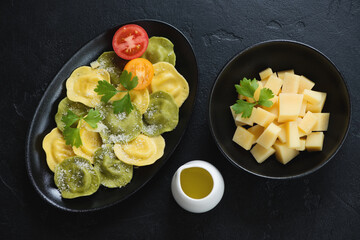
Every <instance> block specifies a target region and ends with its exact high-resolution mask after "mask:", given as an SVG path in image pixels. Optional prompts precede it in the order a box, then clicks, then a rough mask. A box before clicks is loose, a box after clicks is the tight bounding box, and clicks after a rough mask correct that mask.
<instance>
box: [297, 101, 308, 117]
mask: <svg viewBox="0 0 360 240" xmlns="http://www.w3.org/2000/svg"><path fill="white" fill-rule="evenodd" d="M306 105H307V101H306V100H303V101H302V103H301V108H300V113H299V116H300V117H303V116H305V113H306Z"/></svg>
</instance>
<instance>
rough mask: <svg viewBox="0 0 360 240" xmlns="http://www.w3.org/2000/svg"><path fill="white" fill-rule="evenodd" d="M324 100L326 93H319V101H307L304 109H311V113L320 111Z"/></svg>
mask: <svg viewBox="0 0 360 240" xmlns="http://www.w3.org/2000/svg"><path fill="white" fill-rule="evenodd" d="M325 100H326V93H321V101H320V103H318V104H311V103H309V102H308V103H307V105H306V111H311V112H313V113H320V112H321V111H322V109H323V107H324V104H325Z"/></svg>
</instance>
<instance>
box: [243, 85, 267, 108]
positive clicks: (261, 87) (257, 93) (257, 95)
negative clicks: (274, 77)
mask: <svg viewBox="0 0 360 240" xmlns="http://www.w3.org/2000/svg"><path fill="white" fill-rule="evenodd" d="M258 84H259V87H258V88H257V89H256V90H255V92H254V98H255V100H256V101H259V97H260V91H261V89H263V85H262V83H261V82H260V81H258ZM245 99H246V101H248V102H249V103H253V102H254V99H253V98H249V97H245Z"/></svg>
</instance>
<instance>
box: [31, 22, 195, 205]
mask: <svg viewBox="0 0 360 240" xmlns="http://www.w3.org/2000/svg"><path fill="white" fill-rule="evenodd" d="M131 23H134V24H138V25H140V26H142V27H143V28H144V29H145V30H146V31H147V33H148V35H149V37H151V36H163V37H166V38H168V39H170V40H171V41H172V42H173V43H174V51H175V54H176V69H177V70H178V71H179V73H181V74H182V75H183V76H184V77H185V79H186V80H187V81H188V83H189V87H190V93H189V97H188V99H187V100H186V101H185V102H184V104H183V105H182V106H181V108H180V112H179V123H178V126H177V127H176V129H174V131H171V132H168V133H165V134H163V137H164V138H165V141H166V146H165V151H164V155H163V156H162V157H161V158H160V159H159V160H157V161H156V163H154V164H152V165H150V166H144V167H139V168H136V169H135V170H134V175H133V179H132V180H131V182H130V183H129V184H128V185H126V186H125V187H123V188H120V189H119V188H115V189H110V188H105V187H100V189H99V190H98V191H97V192H96V193H94V194H93V195H91V196H87V197H80V198H76V199H64V198H62V197H61V195H60V192H59V191H58V190H57V188H56V186H55V184H54V174H53V173H52V172H51V171H50V170H49V168H48V167H47V164H46V156H45V153H44V150H43V149H42V140H43V138H44V137H45V135H46V134H47V133H49V132H50V131H51V129H53V128H54V127H56V124H55V120H54V116H55V114H56V111H57V106H58V103H59V102H60V100H61V99H63V98H64V97H65V96H66V88H65V82H66V79H67V78H68V77H69V76H70V74H71V73H72V71H74V70H75V69H76V68H77V67H79V66H83V65H89V63H90V62H92V61H94V60H95V59H97V58H98V56H99V55H100V54H101V53H102V52H104V51H110V50H112V46H111V42H112V37H113V35H114V33H115V31H116V30H117V29H118V28H119V27H121V26H123V25H125V24H128V23H124V24H122V25H120V26H117V27H114V28H111V29H109V30H107V31H105V32H104V33H102V34H100V35H99V36H97V37H96V38H94V39H92V40H91V41H90V42H88V43H87V44H86V45H85V46H83V47H82V48H81V49H80V50H79V51H78V52H77V53H75V54H74V55H73V56H72V57H71V58H70V60H69V61H68V62H67V63H66V64H65V65H64V66H63V67H62V69H61V70H60V71H59V73H58V74H57V75H56V76H55V77H54V79H53V80H52V82H51V83H50V85H49V87H48V89H47V90H46V92H45V93H44V95H43V97H42V99H41V101H40V103H39V105H38V107H37V109H36V112H35V115H34V118H33V120H32V122H31V125H30V129H29V133H28V136H27V141H26V146H25V147H26V148H25V149H26V164H27V170H28V174H29V177H30V180H31V182H32V184H33V185H34V187H35V189H36V190H37V192H38V193H39V194H40V196H41V197H42V198H43V199H45V200H46V201H47V202H48V203H50V204H51V205H53V206H55V207H58V208H60V209H62V210H66V211H72V212H88V211H94V210H99V209H103V208H106V207H109V206H112V205H114V204H116V203H119V202H121V201H123V200H125V199H126V198H127V197H129V196H131V195H132V194H134V193H135V192H136V191H137V190H139V189H140V188H141V187H143V186H144V185H145V184H146V183H147V182H148V181H149V180H150V179H151V178H152V177H153V176H154V175H155V174H156V173H157V172H158V171H159V169H160V168H161V167H162V166H163V165H164V164H165V162H166V161H167V160H168V159H169V158H170V156H171V154H172V153H173V152H174V150H175V148H176V147H177V146H178V144H179V143H180V140H181V138H182V136H183V135H184V133H185V130H186V127H187V125H188V123H189V121H190V117H191V113H192V109H193V105H194V102H195V94H196V88H197V80H198V70H197V62H196V58H195V54H194V52H193V50H192V47H191V45H190V43H189V42H188V40H187V39H186V37H185V36H184V35H183V34H182V33H181V32H180V31H179V30H178V29H176V28H175V27H173V26H171V25H169V24H167V23H165V22H161V21H157V20H139V21H134V22H131Z"/></svg>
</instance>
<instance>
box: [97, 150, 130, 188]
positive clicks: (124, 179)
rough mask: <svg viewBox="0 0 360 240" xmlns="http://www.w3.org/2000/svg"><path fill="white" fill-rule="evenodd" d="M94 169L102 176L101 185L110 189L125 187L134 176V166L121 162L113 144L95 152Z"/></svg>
mask: <svg viewBox="0 0 360 240" xmlns="http://www.w3.org/2000/svg"><path fill="white" fill-rule="evenodd" d="M94 167H95V169H96V170H97V171H98V173H99V175H100V182H101V184H102V185H104V186H105V187H108V188H116V187H123V186H125V185H126V184H128V183H129V182H130V181H131V179H132V176H133V166H132V165H128V164H126V163H124V162H122V161H120V160H119V159H118V158H117V157H116V156H115V153H114V150H113V145H111V144H107V145H105V146H103V147H102V148H100V149H98V150H97V151H96V152H95V156H94Z"/></svg>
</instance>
